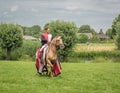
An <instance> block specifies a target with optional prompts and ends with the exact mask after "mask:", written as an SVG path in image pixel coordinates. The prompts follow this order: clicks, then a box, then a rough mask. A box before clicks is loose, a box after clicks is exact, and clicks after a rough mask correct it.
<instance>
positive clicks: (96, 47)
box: [74, 43, 117, 52]
mask: <svg viewBox="0 0 120 93" xmlns="http://www.w3.org/2000/svg"><path fill="white" fill-rule="evenodd" d="M116 48H117V47H116V46H115V44H114V43H102V44H100V43H95V44H92V43H90V44H77V45H76V46H75V47H74V50H75V51H77V52H80V51H113V50H116Z"/></svg>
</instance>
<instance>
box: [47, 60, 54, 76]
mask: <svg viewBox="0 0 120 93" xmlns="http://www.w3.org/2000/svg"><path fill="white" fill-rule="evenodd" d="M46 61H47V68H48V75H49V76H52V72H53V65H52V63H51V61H50V60H49V59H47V60H46Z"/></svg>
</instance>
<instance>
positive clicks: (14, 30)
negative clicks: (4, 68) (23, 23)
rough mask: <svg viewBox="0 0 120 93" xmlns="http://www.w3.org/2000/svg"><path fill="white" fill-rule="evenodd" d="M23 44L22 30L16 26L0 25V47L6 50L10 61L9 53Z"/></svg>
mask: <svg viewBox="0 0 120 93" xmlns="http://www.w3.org/2000/svg"><path fill="white" fill-rule="evenodd" d="M22 43H23V30H22V28H21V27H20V26H19V25H17V24H15V25H14V24H0V47H1V48H2V49H6V50H7V58H6V59H8V60H9V59H10V57H11V51H12V50H13V49H15V48H17V47H20V46H21V45H22Z"/></svg>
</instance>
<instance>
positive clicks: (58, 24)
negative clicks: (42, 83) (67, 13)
mask: <svg viewBox="0 0 120 93" xmlns="http://www.w3.org/2000/svg"><path fill="white" fill-rule="evenodd" d="M49 25H50V28H51V33H52V34H53V37H54V36H57V35H60V36H62V39H63V42H64V45H65V48H64V49H63V50H58V56H59V57H60V56H62V58H63V59H64V58H65V57H67V56H68V54H70V53H71V51H72V48H73V46H74V45H75V44H76V40H77V37H76V33H77V30H78V29H77V26H76V25H75V24H74V23H72V22H65V21H59V20H57V21H52V22H50V23H49Z"/></svg>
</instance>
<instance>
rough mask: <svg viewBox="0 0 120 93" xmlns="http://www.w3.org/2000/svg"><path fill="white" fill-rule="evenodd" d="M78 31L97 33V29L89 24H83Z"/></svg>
mask: <svg viewBox="0 0 120 93" xmlns="http://www.w3.org/2000/svg"><path fill="white" fill-rule="evenodd" d="M78 33H92V34H93V35H95V34H96V32H95V30H94V29H92V28H91V27H90V26H89V25H82V26H81V27H80V28H79V30H78Z"/></svg>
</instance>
